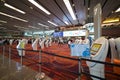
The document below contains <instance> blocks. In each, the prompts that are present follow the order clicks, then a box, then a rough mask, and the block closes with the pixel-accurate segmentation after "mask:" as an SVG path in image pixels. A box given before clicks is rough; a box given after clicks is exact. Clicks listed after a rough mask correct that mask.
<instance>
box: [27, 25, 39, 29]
mask: <svg viewBox="0 0 120 80" xmlns="http://www.w3.org/2000/svg"><path fill="white" fill-rule="evenodd" d="M28 27H30V28H34V29H40V28H37V27H34V26H28Z"/></svg>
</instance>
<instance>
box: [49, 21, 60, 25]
mask: <svg viewBox="0 0 120 80" xmlns="http://www.w3.org/2000/svg"><path fill="white" fill-rule="evenodd" d="M48 22H49V23H50V24H52V25H54V26H58V25H57V24H55V23H53V22H51V21H48Z"/></svg>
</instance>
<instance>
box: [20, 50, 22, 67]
mask: <svg viewBox="0 0 120 80" xmlns="http://www.w3.org/2000/svg"><path fill="white" fill-rule="evenodd" d="M20 50H21V60H20V63H21V67H22V64H23V49H20Z"/></svg>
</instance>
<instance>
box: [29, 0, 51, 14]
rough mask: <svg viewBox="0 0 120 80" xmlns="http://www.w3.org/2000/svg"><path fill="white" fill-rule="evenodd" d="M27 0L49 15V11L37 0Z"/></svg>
mask: <svg viewBox="0 0 120 80" xmlns="http://www.w3.org/2000/svg"><path fill="white" fill-rule="evenodd" d="M28 1H29V2H31V3H32V4H34V5H35V6H36V7H38V8H39V9H41V10H42V11H43V12H45V13H46V14H48V15H50V14H51V13H50V12H49V11H48V10H46V9H45V8H44V7H43V6H41V5H40V4H38V3H37V2H35V1H34V0H28Z"/></svg>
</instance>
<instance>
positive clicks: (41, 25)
mask: <svg viewBox="0 0 120 80" xmlns="http://www.w3.org/2000/svg"><path fill="white" fill-rule="evenodd" d="M38 25H41V26H44V27H49V26H47V25H44V24H41V23H38Z"/></svg>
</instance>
